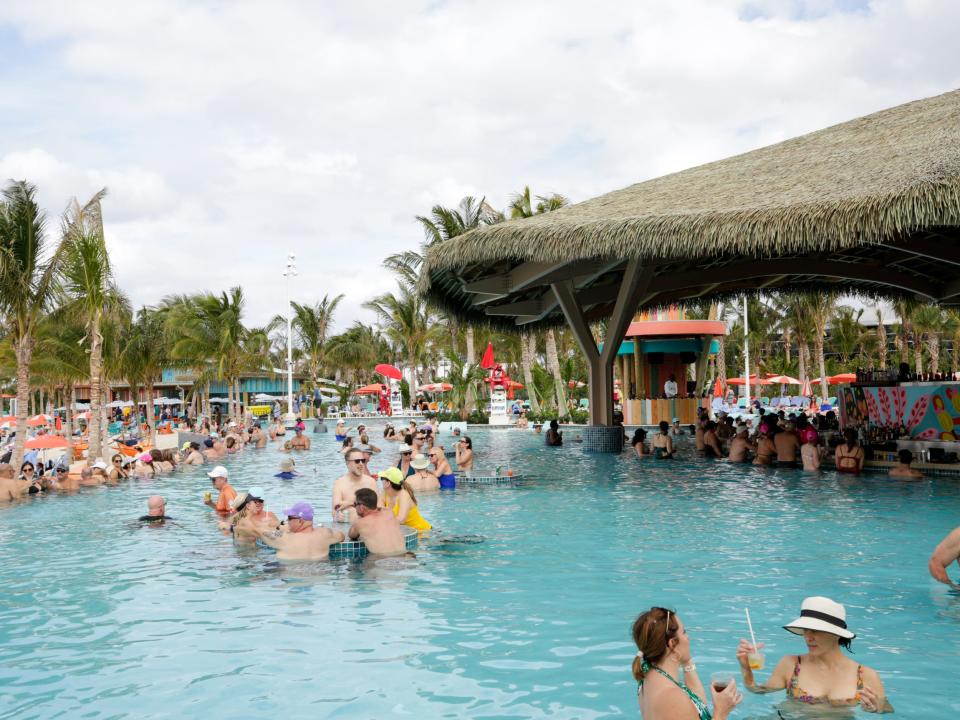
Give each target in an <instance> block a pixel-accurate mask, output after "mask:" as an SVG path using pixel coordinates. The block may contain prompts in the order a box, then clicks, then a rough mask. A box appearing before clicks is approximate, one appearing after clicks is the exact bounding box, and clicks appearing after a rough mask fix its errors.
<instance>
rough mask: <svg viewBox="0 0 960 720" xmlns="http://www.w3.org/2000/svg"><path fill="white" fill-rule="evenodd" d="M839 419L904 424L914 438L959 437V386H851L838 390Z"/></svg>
mask: <svg viewBox="0 0 960 720" xmlns="http://www.w3.org/2000/svg"><path fill="white" fill-rule="evenodd" d="M840 421H841V422H842V423H843V425H844V426H845V427H846V426H858V425H872V426H875V427H899V426H900V425H903V426H904V427H905V428H906V429H907V432H908V433H909V435H910V437H911V438H913V439H915V440H957V439H958V437H960V387H958V386H957V385H955V384H951V385H919V386H909V385H906V386H904V385H900V386H897V387H854V386H847V387H844V388H842V389H841V391H840Z"/></svg>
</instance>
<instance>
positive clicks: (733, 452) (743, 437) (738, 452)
mask: <svg viewBox="0 0 960 720" xmlns="http://www.w3.org/2000/svg"><path fill="white" fill-rule="evenodd" d="M727 459H728V460H729V461H730V462H737V463H745V462H750V440H749V438H748V436H747V426H746V425H741V426H740V427H739V428H737V434H736V435H734V436H733V440H731V441H730V454H729V455H728V456H727Z"/></svg>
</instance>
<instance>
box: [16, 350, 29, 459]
mask: <svg viewBox="0 0 960 720" xmlns="http://www.w3.org/2000/svg"><path fill="white" fill-rule="evenodd" d="M14 352H15V353H16V355H17V437H16V439H15V440H14V443H13V458H12V460H13V463H12V464H13V467H14V469H15V470H19V469H20V466H21V465H22V464H23V450H24V447H23V446H24V445H25V444H26V442H27V413H28V412H29V411H30V361H31V360H32V359H33V338H32V337H26V338H24V339H23V340H22V341H21V342H20V343H15V344H14Z"/></svg>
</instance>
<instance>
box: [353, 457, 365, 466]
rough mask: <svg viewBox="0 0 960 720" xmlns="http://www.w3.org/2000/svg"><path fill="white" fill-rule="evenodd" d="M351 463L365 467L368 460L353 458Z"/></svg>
mask: <svg viewBox="0 0 960 720" xmlns="http://www.w3.org/2000/svg"><path fill="white" fill-rule="evenodd" d="M350 462H352V463H359V464H360V465H363V464H364V463H365V462H366V460H364V459H363V458H353V459H352V460H351V461H350Z"/></svg>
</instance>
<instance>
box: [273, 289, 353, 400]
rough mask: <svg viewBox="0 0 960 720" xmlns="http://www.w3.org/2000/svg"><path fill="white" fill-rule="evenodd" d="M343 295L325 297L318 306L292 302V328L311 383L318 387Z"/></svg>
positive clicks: (276, 319) (275, 321)
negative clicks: (336, 313)
mask: <svg viewBox="0 0 960 720" xmlns="http://www.w3.org/2000/svg"><path fill="white" fill-rule="evenodd" d="M341 300H343V295H337V296H336V297H333V298H331V297H329V296H328V295H324V296H323V300H321V301H320V302H318V303H317V304H316V305H301V304H299V303H296V302H291V303H290V305H291V307H292V309H293V320H292V323H291V325H292V328H293V332H294V336H295V338H296V342H297V345H298V346H299V349H300V350H301V351H302V354H303V358H304V360H305V365H306V369H307V374H308V375H310V380H311V382H312V383H313V384H314V385H316V384H317V378H319V377H320V374H321V371H322V369H323V368H324V367H325V365H326V357H325V354H324V353H325V347H326V344H327V340H328V339H329V335H330V328H331V327H332V325H333V315H334V313H335V312H336V310H337V306H338V305H339V304H340V301H341ZM278 320H280V321H284V322H285V319H284V318H280V317H279V316H278V317H277V318H274V320H273V322H274V323H277V322H278Z"/></svg>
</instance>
